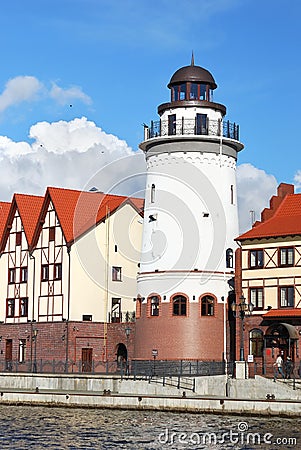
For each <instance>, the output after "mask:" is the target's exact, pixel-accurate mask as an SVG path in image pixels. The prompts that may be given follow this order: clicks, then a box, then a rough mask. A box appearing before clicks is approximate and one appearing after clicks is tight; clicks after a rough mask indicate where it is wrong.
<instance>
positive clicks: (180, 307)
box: [172, 295, 187, 316]
mask: <svg viewBox="0 0 301 450" xmlns="http://www.w3.org/2000/svg"><path fill="white" fill-rule="evenodd" d="M172 313H173V315H174V316H186V314H187V298H186V297H184V295H175V296H174V297H173V299H172Z"/></svg>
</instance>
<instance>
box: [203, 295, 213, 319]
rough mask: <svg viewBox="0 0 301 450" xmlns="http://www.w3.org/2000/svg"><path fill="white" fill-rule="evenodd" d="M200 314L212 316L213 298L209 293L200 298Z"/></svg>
mask: <svg viewBox="0 0 301 450" xmlns="http://www.w3.org/2000/svg"><path fill="white" fill-rule="evenodd" d="M201 315H202V316H214V298H213V297H212V296H211V295H205V296H204V297H202V299H201Z"/></svg>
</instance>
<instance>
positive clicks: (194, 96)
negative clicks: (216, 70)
mask: <svg viewBox="0 0 301 450" xmlns="http://www.w3.org/2000/svg"><path fill="white" fill-rule="evenodd" d="M198 87H199V85H197V84H196V83H191V85H190V100H198V97H199V95H198Z"/></svg>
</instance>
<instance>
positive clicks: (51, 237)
mask: <svg viewBox="0 0 301 450" xmlns="http://www.w3.org/2000/svg"><path fill="white" fill-rule="evenodd" d="M54 240H55V227H50V228H49V242H50V241H54Z"/></svg>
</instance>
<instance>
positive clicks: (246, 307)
mask: <svg viewBox="0 0 301 450" xmlns="http://www.w3.org/2000/svg"><path fill="white" fill-rule="evenodd" d="M239 300H240V303H235V302H234V301H233V303H232V304H231V309H232V312H233V316H234V317H235V318H237V317H239V318H240V322H241V328H240V351H239V360H240V361H244V360H245V350H244V319H245V317H246V316H247V317H248V316H250V315H251V314H252V312H253V309H254V305H253V303H251V302H250V303H246V299H245V297H244V296H243V295H241V297H240V298H239Z"/></svg>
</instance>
